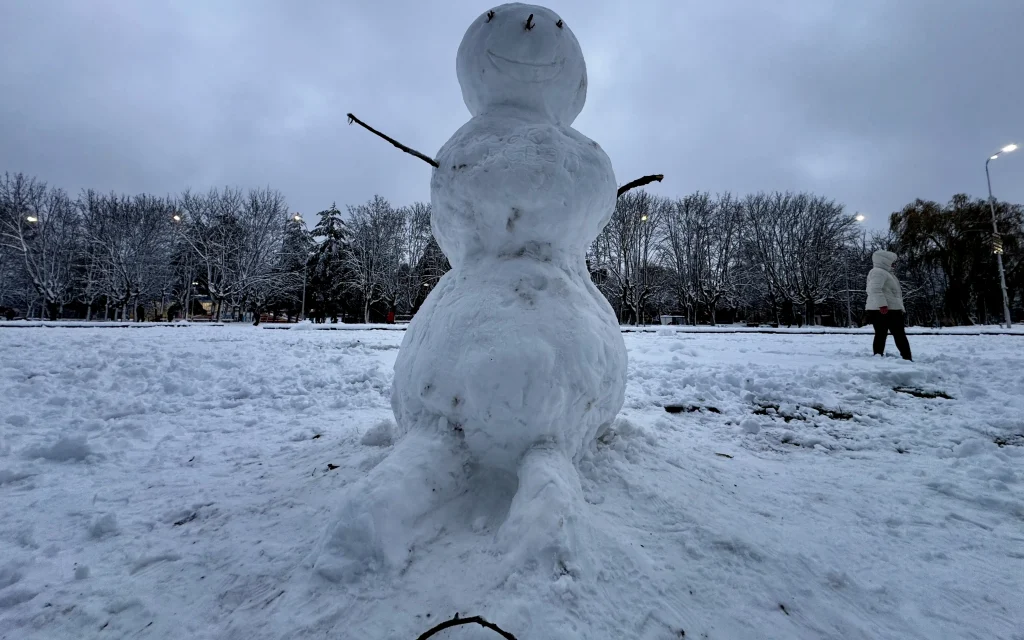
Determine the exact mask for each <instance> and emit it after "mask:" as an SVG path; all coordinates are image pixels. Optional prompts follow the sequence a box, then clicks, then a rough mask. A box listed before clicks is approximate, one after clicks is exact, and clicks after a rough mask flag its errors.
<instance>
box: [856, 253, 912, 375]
mask: <svg viewBox="0 0 1024 640" xmlns="http://www.w3.org/2000/svg"><path fill="white" fill-rule="evenodd" d="M898 257H899V256H897V255H896V254H895V253H893V252H892V251H876V252H874V253H873V254H872V255H871V262H872V263H873V264H874V268H873V269H871V271H869V272H868V286H867V291H868V301H867V305H866V306H865V310H866V311H867V314H868V319H869V320H870V321H871V324H872V325H873V326H874V327H875V342H874V353H875V355H877V356H881V355H885V340H886V338H887V337H888V334H890V333H891V334H892V339H893V342H895V343H896V348H897V349H899V350H900V355H901V356H903V359H904V360H913V358H912V357H911V354H910V341H909V340H907V333H906V331H905V330H904V317H903V315H904V308H903V289H902V288H901V287H900V281H899V280H897V279H896V276H894V275H893V274H892V264H893V263H894V262H895V261H896V258H898Z"/></svg>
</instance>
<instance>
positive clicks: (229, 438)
mask: <svg viewBox="0 0 1024 640" xmlns="http://www.w3.org/2000/svg"><path fill="white" fill-rule="evenodd" d="M402 336H403V333H402V332H398V331H366V330H356V331H280V330H268V329H264V328H262V327H259V328H254V327H249V326H225V327H211V326H191V327H178V328H166V327H152V328H148V329H147V330H145V331H132V330H128V329H89V328H25V329H20V330H16V329H2V328H0V638H3V639H5V640H15V639H17V640H23V639H24V640H30V639H40V640H42V639H46V640H50V639H64V638H68V639H71V638H74V639H76V640H77V639H87V638H175V639H177V638H189V639H204V638H238V639H243V638H244V639H249V638H253V639H260V638H275V639H276V638H280V639H282V640H283V639H290V638H324V639H335V638H337V639H339V640H340V639H347V638H352V639H374V638H400V639H409V640H412V639H414V638H416V637H417V636H418V635H419V634H420V633H422V632H424V631H426V630H427V629H428V628H430V627H432V626H433V625H434V624H436V623H438V622H440V621H442V620H444V619H447V618H450V617H451V616H453V615H454V614H455V613H456V612H459V613H460V614H461V615H462V616H471V615H482V616H484V617H485V618H487V619H488V620H491V621H492V622H495V623H497V624H498V625H500V626H501V627H503V628H504V629H506V630H507V631H509V632H511V633H513V634H515V636H516V638H518V639H519V640H539V639H554V638H558V639H577V638H578V639H587V640H602V639H613V638H614V639H619V638H623V639H625V638H638V639H641V640H656V639H665V640H668V639H669V638H679V637H686V638H691V637H692V638H711V639H734V638H872V639H874V638H894V639H895V638H899V639H908V638H922V639H924V638H927V639H929V640H931V639H936V638H957V639H959V638H979V639H980V638H984V639H986V640H987V639H992V638H1017V639H1020V638H1024V482H1022V480H1024V338H1022V337H1020V336H948V335H947V336H927V335H921V336H917V337H912V338H911V340H912V346H913V348H914V353H915V358H916V359H917V361H916V362H915V363H906V362H903V361H901V360H899V359H896V358H886V359H884V360H882V359H878V358H871V357H869V355H867V354H869V353H870V344H869V341H870V338H869V337H868V336H867V335H760V334H699V335H698V334H687V333H680V334H677V333H675V332H672V331H655V332H653V333H631V334H627V335H626V344H627V346H628V348H629V355H630V372H629V386H628V390H627V397H626V406H625V408H624V410H623V412H622V415H621V418H620V420H619V422H618V423H617V425H616V427H615V429H614V431H613V432H612V433H610V434H606V435H605V436H604V437H603V438H602V440H601V441H600V442H599V443H597V445H596V446H595V447H594V449H593V451H592V452H591V453H590V454H589V456H588V457H587V458H586V459H585V461H584V464H583V468H582V474H583V485H584V489H585V492H586V497H587V501H588V504H587V508H588V518H589V520H588V527H589V530H590V533H591V534H592V538H593V545H594V547H593V549H592V551H593V553H594V555H595V556H596V557H597V559H598V561H599V562H600V564H601V566H602V568H601V571H600V573H599V574H598V575H597V576H595V577H594V578H593V579H592V581H584V580H580V581H574V580H573V579H572V578H571V577H569V576H561V577H558V578H553V577H551V576H548V575H538V574H537V573H535V572H530V571H528V570H519V571H512V570H510V569H509V567H508V566H507V564H505V563H503V562H502V558H500V557H496V556H495V555H494V549H495V548H496V547H495V545H494V543H493V541H492V534H493V524H494V523H490V522H483V523H481V522H480V521H474V522H463V521H462V520H460V518H459V517H458V510H457V509H455V510H453V512H452V513H453V514H455V515H454V516H453V517H451V518H450V519H449V522H448V523H447V525H446V527H445V528H444V529H442V530H440V531H439V532H438V533H437V535H436V536H435V537H434V539H433V542H432V543H431V544H429V545H428V546H427V547H426V548H419V549H416V550H415V552H414V554H413V560H412V563H411V564H410V565H409V566H408V568H407V569H406V570H405V571H404V572H403V573H402V574H401V575H397V576H392V575H371V576H366V577H364V578H363V579H362V580H361V581H359V582H356V583H350V584H342V585H338V584H331V583H327V582H324V581H323V580H322V579H321V578H319V577H318V576H317V575H316V574H315V573H314V572H312V571H311V570H310V568H309V561H310V553H311V552H312V551H313V548H314V547H315V545H316V543H317V541H318V540H319V539H320V538H321V537H322V536H323V534H324V532H325V529H326V527H327V526H328V525H329V524H330V523H331V521H332V518H333V517H334V515H333V514H334V506H335V505H336V504H337V502H338V499H339V496H341V495H342V494H343V492H344V491H345V487H346V485H348V484H349V483H351V482H352V481H353V480H354V479H356V478H358V477H360V476H361V475H362V474H365V473H366V472H367V470H368V469H370V468H371V467H373V466H374V465H375V464H377V463H378V462H379V461H380V460H381V459H382V458H383V457H384V456H386V455H387V452H388V437H387V436H388V433H387V425H386V424H385V425H384V426H379V425H380V424H381V423H382V421H387V420H389V419H390V404H389V393H390V381H391V365H392V363H393V362H394V360H395V356H396V353H397V349H398V345H399V344H400V342H401V339H402ZM890 350H892V346H891V344H890ZM896 387H909V388H914V389H920V390H924V391H928V392H943V393H944V394H946V395H948V396H950V399H945V398H941V397H938V398H922V397H916V396H914V395H911V394H909V393H903V392H897V391H894V388H896ZM665 405H680V406H681V407H682V411H681V412H680V413H668V412H666V411H665V409H664V406H665ZM690 409H695V410H693V411H690ZM367 434H369V435H367ZM997 443H998V444H997ZM456 506H457V505H456ZM424 526H426V525H424ZM683 631H685V636H683V635H682V632H683ZM434 637H435V638H453V639H455V638H458V639H471V638H479V639H484V638H497V637H498V636H497V635H496V634H494V633H493V632H490V631H487V630H485V629H482V628H480V627H470V626H463V627H459V628H456V629H452V630H450V631H446V632H443V633H441V634H438V635H437V636H434Z"/></svg>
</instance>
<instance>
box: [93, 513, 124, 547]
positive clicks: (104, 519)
mask: <svg viewBox="0 0 1024 640" xmlns="http://www.w3.org/2000/svg"><path fill="white" fill-rule="evenodd" d="M120 531H121V529H120V527H118V526H117V518H116V517H115V516H114V514H112V513H108V514H105V515H103V516H100V517H99V518H97V519H95V520H93V522H92V524H91V525H89V537H90V538H92V539H93V540H102V539H103V538H106V537H108V536H113V535H117V534H118V533H120Z"/></svg>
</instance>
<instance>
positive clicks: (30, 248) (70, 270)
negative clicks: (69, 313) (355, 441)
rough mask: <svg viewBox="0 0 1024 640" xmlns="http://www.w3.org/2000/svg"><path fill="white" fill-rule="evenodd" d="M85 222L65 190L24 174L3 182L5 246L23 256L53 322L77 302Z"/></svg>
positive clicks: (0, 228)
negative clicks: (76, 283) (76, 266)
mask: <svg viewBox="0 0 1024 640" xmlns="http://www.w3.org/2000/svg"><path fill="white" fill-rule="evenodd" d="M80 227H81V225H80V220H79V217H78V211H77V208H76V207H75V205H74V202H73V201H72V200H71V199H70V198H69V197H68V195H67V193H65V192H64V191H63V190H62V189H58V188H56V187H53V188H47V185H46V183H43V182H38V181H36V180H35V178H30V177H28V176H26V175H24V174H21V173H18V174H14V175H11V174H9V173H5V174H4V177H3V179H0V243H3V245H4V246H5V247H6V248H7V249H8V250H9V251H13V252H14V254H15V255H18V256H19V257H20V258H21V260H22V261H23V263H24V273H25V275H26V276H27V278H28V281H29V282H30V283H31V284H32V286H33V287H34V289H35V290H36V292H37V293H38V294H39V296H40V297H41V298H42V301H43V303H44V304H45V305H46V310H47V315H48V317H49V318H50V319H51V320H55V319H57V318H58V317H60V314H61V312H62V307H63V306H64V304H66V303H67V302H70V301H71V300H72V299H73V297H74V288H73V283H74V260H75V254H76V251H75V243H76V242H77V239H78V232H79V229H80Z"/></svg>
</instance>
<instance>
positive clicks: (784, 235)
mask: <svg viewBox="0 0 1024 640" xmlns="http://www.w3.org/2000/svg"><path fill="white" fill-rule="evenodd" d="M744 206H745V209H746V220H747V231H748V233H749V239H750V241H751V243H752V245H753V247H754V248H755V252H756V255H757V258H758V260H759V262H760V264H761V265H762V269H763V274H764V280H765V283H766V284H767V286H768V290H769V295H770V296H771V297H772V299H773V306H774V301H775V300H779V301H784V300H790V301H792V302H794V303H795V304H801V305H803V306H804V308H805V313H806V316H807V322H808V323H809V324H813V322H814V317H815V308H816V305H819V304H821V303H823V302H825V301H826V300H828V299H829V298H830V297H831V296H834V295H835V294H836V293H837V292H838V291H840V290H841V289H842V283H843V282H844V281H845V275H846V271H845V265H844V262H843V247H844V246H845V245H847V244H849V243H850V242H852V241H853V237H854V235H855V226H856V222H855V221H854V219H853V217H852V216H849V215H846V214H845V213H844V212H843V207H842V205H839V204H836V203H835V202H834V201H832V200H828V199H826V198H823V197H821V196H815V195H813V194H807V193H798V194H793V193H789V192H786V193H780V192H776V193H773V194H771V195H765V194H755V195H751V196H747V198H746V200H745V201H744Z"/></svg>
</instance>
